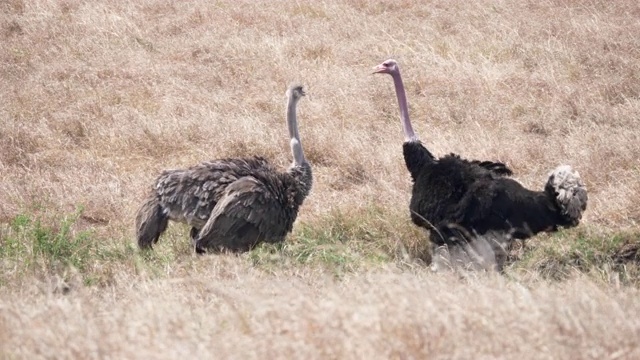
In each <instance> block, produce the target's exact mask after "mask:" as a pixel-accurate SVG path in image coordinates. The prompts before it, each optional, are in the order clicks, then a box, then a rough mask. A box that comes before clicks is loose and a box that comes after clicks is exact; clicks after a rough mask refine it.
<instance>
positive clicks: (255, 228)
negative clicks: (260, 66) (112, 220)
mask: <svg viewBox="0 0 640 360" xmlns="http://www.w3.org/2000/svg"><path fill="white" fill-rule="evenodd" d="M287 96H288V98H289V101H288V104H287V123H288V125H289V133H290V135H291V137H292V141H291V143H292V153H293V155H294V163H293V165H292V166H291V167H289V169H288V170H287V171H284V172H283V171H278V170H277V169H275V168H274V167H273V166H272V165H270V164H269V162H268V161H267V160H266V159H265V158H263V157H259V156H254V157H245V158H226V159H219V160H213V161H207V162H203V163H200V164H198V165H195V166H192V167H190V168H187V169H176V170H165V171H163V172H162V173H161V174H160V175H159V176H158V177H157V178H156V181H155V184H154V187H153V191H152V192H151V195H150V196H149V197H148V198H147V199H146V200H145V202H144V203H143V206H142V207H141V208H140V210H139V211H138V215H137V217H136V228H137V237H138V245H139V246H140V247H141V248H149V247H151V246H152V244H153V243H155V242H157V240H158V237H159V236H160V235H161V234H162V232H164V230H165V229H166V224H167V222H168V220H173V221H176V222H181V223H186V224H189V225H191V226H192V229H191V238H192V243H193V244H194V245H195V246H196V249H197V250H198V251H199V252H201V251H204V249H207V248H210V249H214V250H220V249H229V250H232V251H246V250H249V249H251V248H252V247H253V246H255V245H256V244H258V243H259V242H262V241H266V242H277V241H283V240H284V239H285V237H286V235H287V234H288V233H289V232H290V231H291V230H292V228H293V223H294V222H295V219H296V217H297V214H298V210H299V208H300V206H301V205H302V203H303V201H304V199H305V198H306V197H307V195H308V194H309V192H310V191H311V186H312V183H313V176H312V171H311V166H310V165H309V163H307V162H306V160H305V159H304V155H303V153H302V147H301V144H300V139H299V138H298V136H299V135H298V130H297V120H296V117H295V111H296V104H297V102H298V100H299V99H300V98H301V97H302V96H304V91H303V89H302V87H301V86H299V85H292V86H290V87H289V89H288V90H287ZM294 140H295V141H294ZM294 145H295V146H294Z"/></svg>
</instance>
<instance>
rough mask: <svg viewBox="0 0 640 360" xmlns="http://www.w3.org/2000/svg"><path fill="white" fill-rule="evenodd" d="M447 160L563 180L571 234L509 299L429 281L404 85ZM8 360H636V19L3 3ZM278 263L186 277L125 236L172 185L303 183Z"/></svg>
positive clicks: (506, 282)
mask: <svg viewBox="0 0 640 360" xmlns="http://www.w3.org/2000/svg"><path fill="white" fill-rule="evenodd" d="M389 57H393V58H395V59H396V60H398V62H399V64H400V66H401V68H402V70H403V77H404V81H405V86H406V87H407V92H408V97H409V103H410V104H409V105H410V112H411V116H412V120H413V123H414V127H415V129H416V132H417V133H418V135H419V136H420V137H421V139H422V140H423V141H424V142H425V144H426V145H427V146H428V147H429V148H430V149H431V150H432V151H433V152H434V153H435V154H437V155H444V154H446V153H448V152H456V153H459V154H461V155H462V156H464V157H466V158H472V159H487V160H489V159H491V160H500V161H504V162H506V163H507V164H508V165H509V166H510V167H511V168H512V169H513V170H514V171H515V173H516V176H515V177H516V178H517V179H518V180H519V181H521V182H522V183H523V184H525V185H526V186H527V187H530V188H536V189H541V188H542V186H543V184H544V182H545V181H546V178H547V173H548V172H549V171H550V170H552V169H553V168H554V167H555V166H556V165H559V164H570V165H572V166H573V167H574V168H575V169H577V170H578V171H579V172H580V174H581V175H582V177H583V178H584V180H585V182H586V184H587V187H588V191H589V205H588V209H587V211H586V213H585V216H584V218H583V221H582V223H581V224H580V225H579V226H578V227H576V228H573V229H568V230H563V231H561V232H559V233H556V234H552V235H540V236H537V237H536V238H534V239H532V240H530V241H528V242H527V244H526V247H522V246H517V247H515V248H514V249H513V251H512V256H513V258H514V259H515V260H516V261H513V262H511V263H510V264H509V265H508V266H507V268H506V273H505V274H504V275H497V274H487V273H481V272H458V273H456V274H451V273H432V272H431V271H430V270H429V267H428V266H427V264H428V262H429V256H430V255H429V252H428V246H427V245H426V236H425V234H424V233H423V232H422V231H420V230H419V229H417V228H416V227H415V226H413V224H411V222H410V220H409V216H408V201H409V196H410V189H411V184H410V179H409V175H408V173H407V170H406V168H405V166H404V162H403V159H402V148H401V144H402V134H401V127H400V123H399V114H398V108H397V103H396V99H395V95H394V89H393V85H392V81H391V79H390V78H389V77H388V76H382V75H375V76H373V75H370V74H371V69H372V67H373V66H375V65H377V64H378V63H380V62H381V61H383V60H385V59H387V58H389ZM0 80H1V81H0V358H3V359H4V358H7V359H12V358H29V359H35V358H140V359H150V358H154V359H176V358H182V357H188V356H191V357H193V356H197V357H198V358H242V359H246V358H287V359H288V358H322V359H325V358H341V359H342V358H346V359H352V358H360V359H375V358H380V359H383V358H398V359H401V358H402V359H410V358H413V359H419V358H434V359H435V358H442V359H471V358H476V359H489V358H509V359H513V358H521V359H529V358H531V359H534V358H535V359H551V358H553V359H558V358H565V359H569V358H570V359H587V358H589V359H631V358H640V345H639V343H638V339H640V318H639V317H638V314H640V292H639V291H638V289H639V287H640V280H639V278H638V276H639V275H640V270H639V266H638V254H637V253H636V249H637V245H638V243H639V242H640V207H639V206H638V204H639V203H640V165H639V164H640V162H639V159H640V127H639V126H638V120H639V118H640V116H639V115H640V3H639V2H638V1H632V0H620V1H605V0H545V1H534V0H516V1H500V0H480V1H445V0H430V1H417V0H346V1H338V0H327V1H322V2H320V1H282V0H276V1H258V0H256V1H254V0H240V1H227V0H221V1H204V0H196V1H190V2H181V1H168V0H141V1H124V0H111V1H103V2H98V1H81V0H33V1H27V0H1V1H0ZM291 81H300V82H302V83H304V84H305V86H306V90H307V92H308V96H307V97H306V98H304V99H303V100H302V101H301V102H300V106H299V121H300V134H301V137H302V142H303V145H304V149H305V152H306V155H307V157H308V159H309V161H310V163H311V164H312V166H313V169H314V176H315V178H314V187H313V190H312V193H311V195H310V196H309V198H307V200H306V202H305V204H304V205H303V207H302V210H301V213H300V216H299V217H298V220H297V222H296V224H295V226H294V231H293V233H292V234H291V235H290V236H289V237H288V239H287V241H286V243H284V244H280V245H277V246H266V245H265V246H260V247H258V248H257V249H254V250H253V251H251V252H249V253H246V254H242V255H238V256H236V255H219V256H216V255H207V256H200V257H199V256H196V255H194V254H193V251H192V249H191V248H190V247H189V241H188V228H187V227H186V226H184V225H180V224H172V225H170V227H169V230H168V231H167V233H165V234H164V236H163V237H162V238H161V239H160V242H159V244H158V245H157V246H156V247H155V250H154V251H153V252H149V253H141V252H139V251H138V249H137V247H136V245H135V242H134V237H133V235H134V231H133V217H134V214H135V211H136V209H137V206H138V205H139V204H140V201H141V200H142V198H143V196H144V194H145V191H147V189H148V188H149V187H150V185H151V183H152V181H153V179H154V177H155V176H156V175H157V174H158V173H159V171H160V170H162V169H165V168H177V167H186V166H189V165H193V164H196V163H198V162H200V161H203V160H207V159H213V158H219V157H227V156H242V155H253V154H261V155H264V156H266V157H267V158H269V159H270V160H271V161H273V162H274V163H276V164H278V165H279V166H282V167H286V166H287V165H288V164H289V163H290V161H291V153H290V151H289V149H288V141H287V140H288V139H287V136H286V127H285V121H284V120H285V119H284V113H285V97H284V92H285V90H286V87H287V85H288V83H289V82H291Z"/></svg>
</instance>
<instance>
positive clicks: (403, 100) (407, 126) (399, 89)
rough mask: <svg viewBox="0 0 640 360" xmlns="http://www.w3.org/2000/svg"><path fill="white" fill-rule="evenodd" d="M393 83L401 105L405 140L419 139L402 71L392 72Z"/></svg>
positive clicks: (401, 119)
mask: <svg viewBox="0 0 640 360" xmlns="http://www.w3.org/2000/svg"><path fill="white" fill-rule="evenodd" d="M391 77H393V84H394V85H395V87H396V96H397V97H398V105H399V106H400V121H401V122H402V131H403V132H404V141H405V142H414V141H418V137H417V136H416V134H415V132H413V127H412V126H411V120H410V119H409V106H407V95H406V94H405V91H404V84H403V83H402V77H401V76H400V72H397V73H394V74H391Z"/></svg>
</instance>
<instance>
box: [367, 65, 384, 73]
mask: <svg viewBox="0 0 640 360" xmlns="http://www.w3.org/2000/svg"><path fill="white" fill-rule="evenodd" d="M385 72H387V68H386V67H385V66H384V65H382V64H380V65H378V66H374V68H373V72H372V73H371V74H372V75H373V74H380V73H385Z"/></svg>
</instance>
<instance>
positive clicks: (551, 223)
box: [374, 59, 587, 247]
mask: <svg viewBox="0 0 640 360" xmlns="http://www.w3.org/2000/svg"><path fill="white" fill-rule="evenodd" d="M374 73H381V74H389V75H391V77H392V78H393V82H394V85H395V88H396V95H397V97H398V104H399V106H400V118H401V121H402V128H403V130H404V136H405V142H404V144H403V153H404V160H405V163H406V166H407V169H408V170H409V173H410V174H411V178H412V179H413V194H412V197H411V203H410V206H409V209H410V210H411V220H412V221H413V223H414V224H416V225H418V226H420V227H423V228H425V229H427V230H428V231H429V232H430V240H431V242H432V244H433V245H434V247H437V246H442V245H447V246H449V247H450V246H453V245H459V244H461V243H464V244H466V243H467V241H470V240H472V239H474V238H477V237H482V236H484V235H487V236H491V237H495V236H496V234H501V235H503V236H505V237H508V238H509V239H511V238H515V239H527V238H529V237H531V236H534V235H535V234H537V233H539V232H542V231H546V232H553V231H557V230H558V227H559V226H562V227H573V226H576V225H578V223H579V222H580V219H581V218H582V213H583V212H584V210H585V209H586V205H587V190H586V188H585V186H584V184H583V182H582V180H581V179H580V176H579V174H578V173H577V172H574V171H572V169H571V167H570V166H568V165H562V166H559V167H557V168H556V169H555V170H554V171H552V172H551V173H550V175H549V179H548V181H547V183H546V185H545V187H544V190H542V191H532V190H528V189H526V188H525V187H523V186H522V185H521V184H520V183H518V182H517V181H515V180H513V179H511V178H509V177H508V176H509V175H511V174H512V172H511V170H510V169H509V168H507V167H506V165H505V164H503V163H499V162H491V161H469V160H465V159H462V158H460V157H459V156H458V155H455V154H449V155H446V156H444V157H441V158H439V159H437V158H436V157H434V156H433V154H432V153H431V152H430V151H429V150H428V149H427V148H425V147H424V146H423V145H422V143H421V142H420V140H418V138H417V136H416V135H415V133H414V132H413V129H412V127H411V122H410V120H409V112H408V107H407V98H406V95H405V90H404V85H403V84H402V78H401V76H400V68H399V67H398V64H397V62H396V61H395V60H393V59H389V60H387V61H385V62H383V63H381V64H380V65H378V66H376V67H375V71H374ZM462 240H463V241H462Z"/></svg>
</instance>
